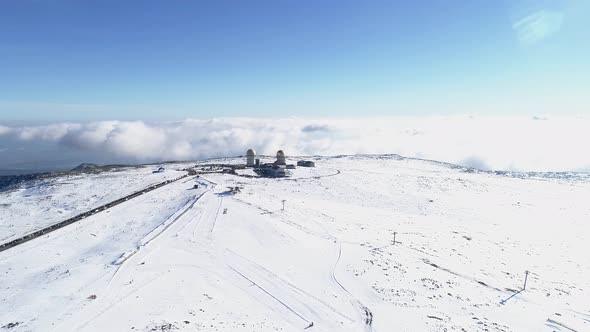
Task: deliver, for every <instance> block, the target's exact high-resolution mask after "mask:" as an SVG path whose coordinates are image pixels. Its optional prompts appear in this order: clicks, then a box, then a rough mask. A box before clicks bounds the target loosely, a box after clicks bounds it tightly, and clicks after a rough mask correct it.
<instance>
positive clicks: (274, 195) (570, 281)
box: [0, 156, 590, 332]
mask: <svg viewBox="0 0 590 332" xmlns="http://www.w3.org/2000/svg"><path fill="white" fill-rule="evenodd" d="M314 161H315V162H316V166H317V167H316V168H302V167H300V168H297V169H295V170H293V176H292V177H290V178H284V179H266V178H255V177H243V176H236V175H231V174H205V175H201V176H199V177H189V178H187V179H186V180H184V179H183V180H181V181H177V182H173V183H171V184H169V185H166V186H164V187H162V188H158V189H157V190H154V191H152V192H149V193H146V194H145V195H142V196H139V197H137V198H134V199H132V200H129V201H127V202H125V203H122V204H120V205H117V206H115V207H113V208H111V209H108V210H105V211H102V212H100V213H97V214H96V215H93V216H91V217H88V218H86V219H84V220H82V221H80V222H78V223H76V224H73V225H69V226H67V227H65V228H63V229H60V230H58V231H55V232H53V233H50V234H48V235H45V236H43V237H40V238H37V239H35V240H32V241H30V242H27V243H24V244H22V245H20V246H18V247H15V248H12V249H9V250H6V251H3V252H0V274H1V275H2V278H0V289H1V290H2V292H0V330H2V331H3V330H4V329H6V330H8V331H47V330H54V331H166V330H179V331H183V330H185V331H302V330H304V329H306V328H307V330H309V331H381V332H383V331H587V330H590V302H589V301H588V298H589V297H590V292H589V290H590V279H588V277H587V276H588V275H590V256H588V255H587V244H586V242H587V240H588V239H589V238H590V223H588V220H589V216H590V205H588V204H587V202H588V197H590V180H588V179H587V177H584V176H579V177H578V176H575V174H573V175H572V174H569V175H568V176H558V175H555V174H553V175H551V176H547V177H544V176H543V174H534V176H533V175H526V174H525V175H523V174H520V175H519V174H493V173H486V172H477V171H473V170H465V169H463V168H460V167H455V166H453V165H448V164H442V163H436V162H430V161H424V160H413V159H405V158H399V157H395V156H341V157H318V158H316V159H315V160H314ZM219 162H224V163H238V162H242V160H241V159H225V160H221V161H219ZM186 166H187V165H186V164H177V165H174V164H171V165H167V170H166V172H165V173H161V174H152V173H151V168H130V169H126V170H124V171H118V172H117V171H108V172H103V173H100V174H77V175H75V176H68V177H59V178H51V179H44V180H42V181H38V182H32V183H28V184H23V185H21V186H20V187H18V188H15V189H13V190H10V191H7V192H0V206H1V207H2V208H1V209H0V222H1V224H0V226H1V228H0V231H1V233H0V239H2V240H0V242H5V240H6V239H10V238H14V237H17V236H22V235H24V234H25V233H28V232H30V231H32V230H35V229H36V228H39V227H43V226H45V225H48V224H51V223H52V222H54V221H59V220H61V219H62V218H63V217H64V216H66V215H68V216H69V215H72V214H75V213H80V212H84V211H86V210H88V209H91V208H93V207H94V206H97V205H99V204H100V203H104V202H105V201H108V200H113V199H117V198H120V197H122V196H124V195H126V194H128V193H130V192H132V191H134V190H140V189H141V188H142V187H147V186H149V185H151V184H152V183H155V182H157V181H161V180H162V179H167V178H168V177H176V176H178V174H180V173H181V172H180V171H179V170H180V169H182V168H185V167H186ZM241 174H245V173H244V172H242V173H241ZM195 184H197V185H198V186H199V187H198V188H196V189H195V188H194V185H195ZM228 187H231V188H235V187H239V188H240V189H239V192H237V193H235V194H232V193H230V192H229V191H228ZM283 201H284V202H283ZM283 203H284V209H283ZM394 236H395V239H396V242H395V243H394V242H393V239H394ZM525 271H530V274H529V276H528V280H527V287H526V290H525V291H523V292H521V293H519V294H517V295H515V296H512V295H513V294H514V293H515V292H517V291H518V290H520V289H521V288H522V286H523V282H524V277H525ZM511 296H512V297H511Z"/></svg>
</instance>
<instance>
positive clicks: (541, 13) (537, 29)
mask: <svg viewBox="0 0 590 332" xmlns="http://www.w3.org/2000/svg"><path fill="white" fill-rule="evenodd" d="M563 21H564V14H563V12H561V11H555V10H546V9H543V10H538V11H535V12H533V13H531V14H529V15H527V16H525V17H522V18H520V19H519V20H517V21H516V22H514V23H513V24H512V28H513V29H514V31H515V32H516V36H517V38H518V40H519V41H520V42H521V43H522V44H524V45H533V44H536V43H538V42H540V41H542V40H543V39H545V38H547V37H550V36H552V35H554V34H556V33H557V32H558V31H559V30H560V29H561V26H562V24H563Z"/></svg>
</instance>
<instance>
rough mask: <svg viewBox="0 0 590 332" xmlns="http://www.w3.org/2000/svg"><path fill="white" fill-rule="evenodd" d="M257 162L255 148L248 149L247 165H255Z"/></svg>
mask: <svg viewBox="0 0 590 332" xmlns="http://www.w3.org/2000/svg"><path fill="white" fill-rule="evenodd" d="M255 163H256V151H254V150H253V149H248V151H246V166H248V167H254V165H255Z"/></svg>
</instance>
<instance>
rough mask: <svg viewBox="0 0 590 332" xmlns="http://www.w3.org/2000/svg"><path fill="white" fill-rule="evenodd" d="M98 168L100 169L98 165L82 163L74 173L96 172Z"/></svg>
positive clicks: (73, 169) (74, 169) (75, 168)
mask: <svg viewBox="0 0 590 332" xmlns="http://www.w3.org/2000/svg"><path fill="white" fill-rule="evenodd" d="M97 168H100V166H98V165H97V164H93V163H82V164H80V165H78V166H76V167H74V168H72V172H89V171H94V170H96V169H97Z"/></svg>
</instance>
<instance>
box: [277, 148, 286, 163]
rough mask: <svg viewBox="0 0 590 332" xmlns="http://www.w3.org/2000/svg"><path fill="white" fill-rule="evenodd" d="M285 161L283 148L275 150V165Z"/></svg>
mask: <svg viewBox="0 0 590 332" xmlns="http://www.w3.org/2000/svg"><path fill="white" fill-rule="evenodd" d="M286 164H287V163H286V162H285V153H284V152H283V150H279V151H277V160H276V161H275V165H286Z"/></svg>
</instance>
